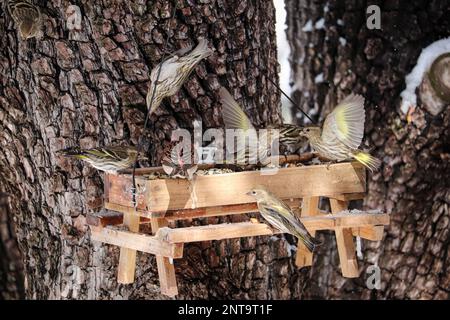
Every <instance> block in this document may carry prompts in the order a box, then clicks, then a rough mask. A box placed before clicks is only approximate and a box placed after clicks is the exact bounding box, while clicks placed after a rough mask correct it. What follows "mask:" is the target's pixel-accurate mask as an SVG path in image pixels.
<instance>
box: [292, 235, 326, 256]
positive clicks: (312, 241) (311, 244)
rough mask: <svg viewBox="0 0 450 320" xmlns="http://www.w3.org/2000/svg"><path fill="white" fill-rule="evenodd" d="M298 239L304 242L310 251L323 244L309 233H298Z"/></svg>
mask: <svg viewBox="0 0 450 320" xmlns="http://www.w3.org/2000/svg"><path fill="white" fill-rule="evenodd" d="M297 237H298V239H299V240H300V241H301V242H303V244H304V245H305V246H306V248H308V250H309V251H310V252H313V251H314V249H315V248H316V247H318V246H320V245H321V244H322V242H321V241H319V240H317V239H316V238H314V237H313V236H311V235H310V234H309V233H306V234H302V235H297Z"/></svg>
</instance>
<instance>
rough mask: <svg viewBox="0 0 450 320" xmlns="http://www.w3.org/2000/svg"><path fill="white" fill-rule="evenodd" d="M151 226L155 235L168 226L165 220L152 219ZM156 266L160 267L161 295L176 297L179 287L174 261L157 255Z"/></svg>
mask: <svg viewBox="0 0 450 320" xmlns="http://www.w3.org/2000/svg"><path fill="white" fill-rule="evenodd" d="M151 225H152V233H153V234H155V233H157V232H158V230H159V229H160V228H162V227H166V226H167V220H166V219H164V218H153V219H151ZM156 264H157V267H158V275H159V286H160V288H161V293H162V294H165V295H167V296H169V297H174V296H176V295H177V294H178V286H177V279H176V277H175V267H174V265H173V260H172V259H169V258H167V257H164V256H161V255H156Z"/></svg>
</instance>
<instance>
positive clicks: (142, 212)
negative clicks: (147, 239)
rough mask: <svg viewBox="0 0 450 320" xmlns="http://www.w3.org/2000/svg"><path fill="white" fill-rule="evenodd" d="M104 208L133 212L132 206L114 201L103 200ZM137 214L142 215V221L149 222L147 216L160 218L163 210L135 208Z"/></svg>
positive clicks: (162, 215)
mask: <svg viewBox="0 0 450 320" xmlns="http://www.w3.org/2000/svg"><path fill="white" fill-rule="evenodd" d="M105 209H108V210H112V211H117V212H121V213H133V212H135V209H134V208H132V207H127V206H123V205H120V204H116V203H111V202H105ZM136 212H137V214H138V215H139V216H141V217H144V218H146V219H144V221H147V222H148V223H149V222H150V221H149V220H148V219H149V218H162V217H164V215H165V212H149V211H147V210H137V211H136ZM144 221H141V223H144Z"/></svg>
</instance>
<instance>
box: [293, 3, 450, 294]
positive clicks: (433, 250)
mask: <svg viewBox="0 0 450 320" xmlns="http://www.w3.org/2000/svg"><path fill="white" fill-rule="evenodd" d="M372 4H376V5H378V6H380V8H381V27H382V30H369V29H368V28H367V27H366V9H367V6H368V5H372ZM286 7H287V11H288V16H287V24H288V30H287V36H288V41H289V43H290V46H291V52H292V53H291V65H292V68H293V77H292V85H293V89H294V92H293V94H294V97H295V100H296V101H297V103H298V104H299V105H300V106H301V107H302V108H303V109H304V110H308V112H309V113H310V114H311V115H312V116H313V117H315V119H316V120H319V121H323V119H324V117H325V116H326V115H327V114H328V113H329V112H330V111H331V110H332V108H333V107H334V106H335V105H336V102H338V101H339V100H341V99H342V98H343V97H345V96H346V95H347V94H349V93H351V92H353V93H359V94H362V95H363V96H365V98H366V105H365V107H366V129H365V140H366V143H367V145H368V146H370V147H373V148H374V150H373V153H374V154H375V155H376V156H378V157H379V158H380V159H382V160H383V165H382V168H381V171H379V172H378V173H375V174H372V175H370V181H369V183H368V196H367V198H366V201H365V205H366V206H367V207H368V208H378V209H381V210H383V211H385V212H387V213H389V214H391V219H392V221H391V224H390V226H389V227H388V228H387V230H386V232H385V236H384V238H383V240H382V241H380V242H376V243H370V242H366V241H364V240H363V247H364V260H363V261H359V263H360V271H361V276H360V278H357V279H345V278H342V277H341V275H340V270H339V268H338V255H337V251H336V245H335V240H334V237H332V236H331V235H328V236H327V240H326V243H327V244H326V245H324V246H322V247H321V248H320V251H319V253H318V254H317V255H315V257H316V259H315V261H314V268H313V270H312V275H311V277H310V278H308V279H307V282H306V283H305V287H304V290H303V294H302V295H301V296H302V297H304V298H331V299H333V298H336V299H344V298H351V299H358V298H363V299H368V298H379V299H386V298H398V299H403V298H409V299H448V298H449V297H450V291H449V288H450V273H449V271H450V254H449V253H450V251H449V250H450V249H449V243H450V224H449V223H450V213H449V204H450V188H449V187H450V184H449V179H448V177H449V174H450V170H449V161H448V159H449V141H450V140H449V138H450V136H449V135H450V133H449V127H450V108H449V105H448V104H446V105H444V106H443V107H442V108H441V109H440V111H439V112H435V111H434V110H433V111H430V110H429V109H427V107H426V105H425V104H423V103H422V102H421V101H420V98H423V96H422V95H421V92H422V91H423V90H422V89H420V90H418V93H420V95H419V100H418V105H417V107H416V108H415V109H412V110H411V111H413V112H411V113H410V115H409V116H407V115H405V114H403V113H402V111H400V92H401V91H402V90H403V89H404V87H405V80H404V79H405V76H406V75H407V74H408V73H409V72H410V71H411V69H412V68H413V67H414V65H415V64H416V61H417V58H418V56H419V55H420V52H421V50H422V48H424V47H426V46H427V45H429V44H430V43H432V42H434V41H436V40H439V39H442V38H445V37H448V36H449V35H450V22H449V20H448V16H449V14H450V4H449V2H448V1H439V0H437V1H425V0H423V1H422V0H417V1H403V0H399V1H338V0H332V1H312V0H305V1H296V0H286ZM322 19H324V20H322ZM309 21H310V22H309ZM322 22H323V27H322ZM308 26H312V28H310V27H308ZM422 87H423V85H422ZM298 121H299V123H303V118H299V119H298ZM374 264H376V265H378V266H379V267H380V268H381V289H380V290H370V289H368V288H367V286H366V279H367V277H368V274H366V270H367V267H368V266H370V265H374Z"/></svg>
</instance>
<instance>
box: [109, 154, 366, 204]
mask: <svg viewBox="0 0 450 320" xmlns="http://www.w3.org/2000/svg"><path fill="white" fill-rule="evenodd" d="M365 177H366V176H365V169H364V167H363V166H362V165H361V164H359V163H356V162H352V163H338V164H333V165H330V166H329V168H327V166H326V165H315V166H303V167H293V168H281V169H279V170H278V171H277V174H275V175H262V174H261V172H260V171H245V172H234V173H226V174H218V175H209V176H196V178H195V179H194V181H187V180H185V179H158V180H145V179H144V178H142V177H141V178H140V179H137V180H138V183H139V184H145V183H146V184H147V187H146V190H145V195H142V196H141V197H139V201H138V207H137V208H138V210H144V211H151V212H160V211H162V212H165V211H168V210H180V209H192V208H202V207H215V206H223V205H234V204H243V203H250V202H251V201H253V199H252V198H251V197H249V196H247V195H246V193H247V192H248V190H250V189H251V188H253V187H255V186H256V185H264V186H266V188H268V189H269V191H271V192H273V193H274V194H275V195H276V196H278V197H281V198H283V199H289V198H304V197H309V196H322V195H328V194H341V193H362V192H364V191H365ZM145 181H146V182H145ZM192 183H195V191H196V195H197V197H196V198H197V201H193V197H191V190H192V189H193V188H192V186H191V184H192ZM231 186H232V187H231ZM130 187H131V177H130V176H129V175H117V176H113V175H111V176H109V188H108V190H109V194H108V199H109V202H110V203H114V204H119V205H122V206H128V207H132V205H131V199H132V198H131V192H129V190H130Z"/></svg>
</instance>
